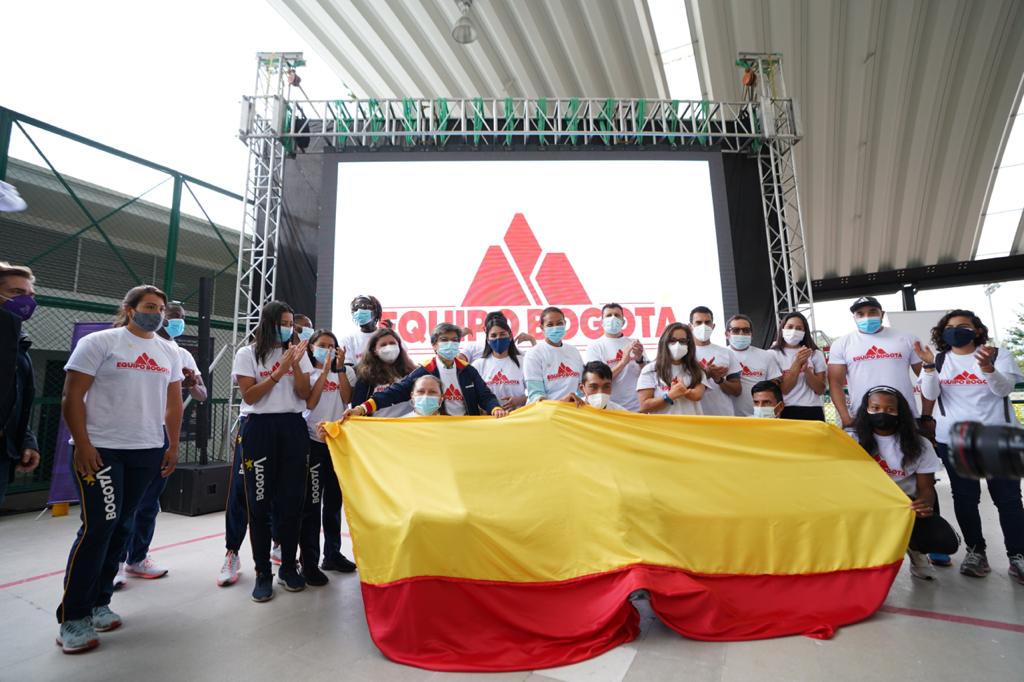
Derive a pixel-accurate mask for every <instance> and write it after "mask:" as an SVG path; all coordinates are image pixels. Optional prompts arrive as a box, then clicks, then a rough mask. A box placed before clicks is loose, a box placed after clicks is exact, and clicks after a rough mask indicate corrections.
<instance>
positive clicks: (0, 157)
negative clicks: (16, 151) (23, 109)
mask: <svg viewBox="0 0 1024 682" xmlns="http://www.w3.org/2000/svg"><path fill="white" fill-rule="evenodd" d="M13 128H14V112H12V111H11V110H10V109H3V108H0V180H5V179H6V178H7V154H8V153H9V152H10V149H11V130H12V129H13Z"/></svg>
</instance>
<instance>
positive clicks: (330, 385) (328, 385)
mask: <svg viewBox="0 0 1024 682" xmlns="http://www.w3.org/2000/svg"><path fill="white" fill-rule="evenodd" d="M324 390H325V391H337V390H338V384H337V382H334V381H331V380H330V379H328V380H327V381H325V382H324Z"/></svg>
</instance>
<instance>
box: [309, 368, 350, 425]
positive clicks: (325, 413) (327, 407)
mask: <svg viewBox="0 0 1024 682" xmlns="http://www.w3.org/2000/svg"><path fill="white" fill-rule="evenodd" d="M322 373H323V370H322V369H317V368H315V367H314V368H313V371H312V372H310V373H309V385H310V386H312V385H313V384H315V383H316V382H317V380H318V379H319V378H320V375H321V374H322ZM345 376H346V377H347V378H348V385H349V386H354V385H355V383H356V373H355V371H353V369H352V368H351V367H345ZM347 407H348V405H346V404H345V401H343V400H342V399H341V387H340V386H339V385H338V373H337V372H331V374H330V376H328V377H327V379H326V380H325V381H324V390H323V392H321V393H320V402H318V403H317V404H316V407H314V408H313V409H312V410H306V411H305V412H304V413H303V415H302V416H304V417H305V418H306V430H307V431H309V437H310V438H311V439H313V440H315V441H316V442H318V443H323V440H321V439H320V437H319V436H317V435H316V425H317V424H319V423H320V422H333V421H337V420H339V419H341V415H342V413H343V412H344V411H345V408H347Z"/></svg>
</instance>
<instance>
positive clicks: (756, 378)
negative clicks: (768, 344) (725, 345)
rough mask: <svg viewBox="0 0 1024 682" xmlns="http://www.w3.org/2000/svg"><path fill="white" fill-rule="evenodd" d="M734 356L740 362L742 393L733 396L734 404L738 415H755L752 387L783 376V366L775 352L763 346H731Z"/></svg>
mask: <svg viewBox="0 0 1024 682" xmlns="http://www.w3.org/2000/svg"><path fill="white" fill-rule="evenodd" d="M729 350H731V351H732V354H733V357H735V358H736V361H737V362H738V363H740V394H739V395H738V396H735V397H733V399H732V405H733V409H734V410H735V414H736V416H737V417H752V416H753V415H754V398H753V396H751V395H750V389H751V388H753V387H754V384H756V383H758V382H760V381H771V380H773V379H779V378H781V377H782V368H781V367H779V359H778V358H777V357H776V355H775V353H773V352H772V351H770V350H763V349H761V348H748V349H746V350H736V349H735V348H730V349H729Z"/></svg>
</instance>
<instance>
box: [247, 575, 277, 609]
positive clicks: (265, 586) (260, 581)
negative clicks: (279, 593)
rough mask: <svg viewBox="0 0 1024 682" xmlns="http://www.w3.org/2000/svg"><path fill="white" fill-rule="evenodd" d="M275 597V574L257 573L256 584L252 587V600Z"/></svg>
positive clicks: (264, 599)
mask: <svg viewBox="0 0 1024 682" xmlns="http://www.w3.org/2000/svg"><path fill="white" fill-rule="evenodd" d="M273 598H274V575H273V574H272V573H257V574H256V586H255V587H253V588H252V600H253V601H255V602H265V601H270V600H271V599H273Z"/></svg>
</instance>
